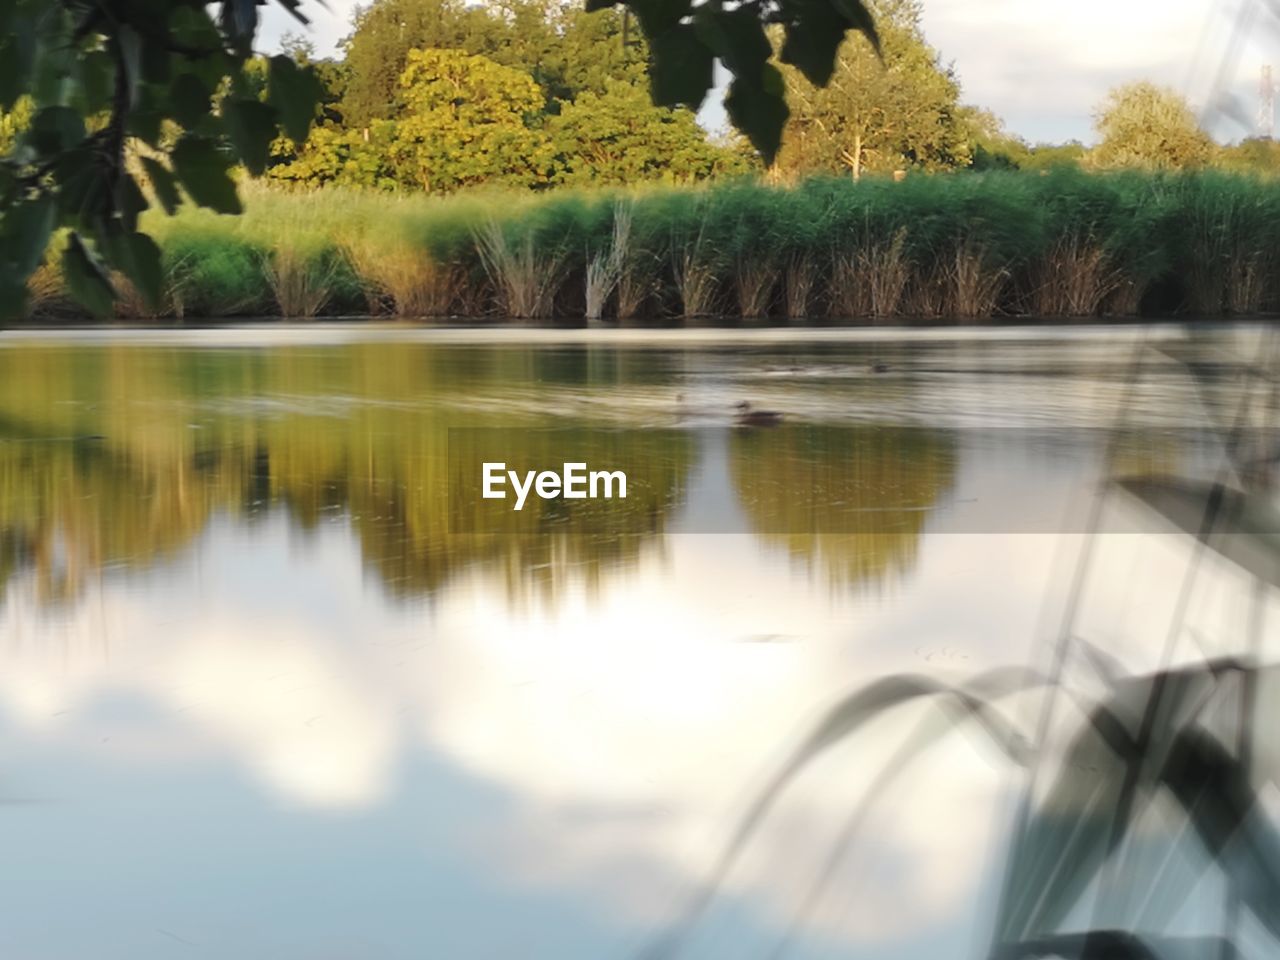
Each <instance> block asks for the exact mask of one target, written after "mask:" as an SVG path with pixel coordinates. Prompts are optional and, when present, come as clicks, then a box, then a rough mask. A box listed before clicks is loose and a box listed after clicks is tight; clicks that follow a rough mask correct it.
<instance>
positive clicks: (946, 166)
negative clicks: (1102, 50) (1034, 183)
mask: <svg viewBox="0 0 1280 960" xmlns="http://www.w3.org/2000/svg"><path fill="white" fill-rule="evenodd" d="M872 8H873V10H874V12H875V15H876V23H877V37H876V41H877V43H876V44H875V45H873V42H872V40H871V39H869V38H868V37H867V36H866V35H863V34H860V33H851V34H850V35H848V36H847V37H846V38H845V40H844V41H843V42H842V43H841V44H840V46H839V47H838V48H837V51H836V55H835V60H834V63H833V71H832V76H831V79H830V81H829V83H828V84H827V85H826V86H825V87H819V86H816V85H815V84H813V83H812V82H810V80H809V79H807V78H806V76H805V75H804V73H803V72H802V71H801V70H800V69H799V68H797V67H795V66H788V65H786V64H782V65H781V76H782V78H783V80H784V83H785V91H786V98H787V103H788V104H789V107H790V115H789V117H788V118H787V120H786V122H785V125H784V128H783V136H782V143H781V149H780V150H779V152H778V154H777V156H776V158H775V160H774V162H773V163H772V164H771V165H769V166H768V167H767V168H766V167H765V166H764V165H763V164H762V162H761V161H760V159H759V157H758V156H756V155H755V153H754V152H753V151H752V150H751V149H750V148H749V146H748V145H747V144H746V142H745V141H744V140H743V139H742V138H741V137H740V136H738V135H735V134H729V133H726V134H724V135H709V134H708V133H707V132H706V131H705V130H703V128H702V127H701V126H700V125H699V124H698V122H697V119H696V117H695V114H694V113H693V111H692V110H690V109H688V108H687V107H674V108H673V107H662V106H655V105H654V104H653V102H652V100H651V98H650V89H649V80H648V77H647V75H646V72H645V65H646V63H647V61H648V59H649V56H650V53H649V51H648V49H647V47H646V44H645V41H644V40H643V38H642V35H641V34H640V33H639V31H637V30H635V29H634V28H633V29H631V30H630V31H628V30H627V29H626V27H625V25H624V22H623V14H621V13H619V12H617V11H616V10H604V11H600V12H596V13H586V12H585V11H584V10H583V9H582V8H581V7H580V6H578V5H577V4H576V3H565V2H564V0H501V2H499V3H496V4H491V5H487V6H483V7H478V6H468V5H466V4H465V3H464V2H462V0H374V2H373V3H371V4H370V5H368V6H366V7H363V8H358V9H357V11H356V13H355V15H354V17H353V24H352V32H351V34H350V36H349V37H347V38H346V40H345V41H344V42H343V44H342V56H341V57H340V58H339V59H335V60H332V61H315V60H314V57H313V56H312V54H311V51H310V49H309V48H308V47H307V45H306V44H305V43H302V42H301V41H296V40H295V41H293V42H292V43H290V44H289V45H288V46H289V49H290V52H291V55H293V56H294V57H296V58H297V59H299V61H300V62H310V63H313V64H314V66H315V67H316V68H317V69H318V74H319V76H320V77H321V78H322V79H323V81H324V85H325V93H324V95H323V97H322V101H323V102H322V106H321V109H320V113H319V115H318V118H317V123H316V126H315V127H314V128H313V129H312V131H311V133H310V136H309V137H308V138H307V139H306V140H305V141H303V142H301V143H295V142H293V141H290V140H288V139H287V138H280V139H279V140H277V141H276V143H275V144H274V146H273V149H272V158H271V163H270V166H269V168H268V174H269V176H271V177H272V178H274V179H277V180H280V181H285V182H289V183H293V184H298V185H303V186H317V185H322V184H328V183H335V184H346V185H353V186H360V187H381V188H388V189H421V190H424V191H427V192H449V191H452V190H456V189H459V188H462V187H466V186H472V185H478V184H494V185H504V186H520V187H545V186H552V185H559V184H567V185H587V184H600V185H626V184H633V183H638V182H650V181H656V182H668V183H690V182H695V181H699V180H706V179H711V178H715V177H723V176H734V175H741V174H746V173H756V174H761V173H763V174H766V175H769V176H772V177H775V178H779V179H781V180H784V181H786V180H793V179H797V178H799V177H802V176H807V175H812V174H830V173H840V174H846V175H850V176H852V177H853V178H855V179H857V178H859V177H861V176H862V175H863V174H875V173H889V172H892V171H899V170H901V171H909V170H916V171H927V172H936V171H947V170H964V169H971V170H979V171H980V170H989V169H1029V170H1044V169H1048V168H1052V167H1057V166H1064V165H1067V166H1082V167H1085V168H1093V169H1116V168H1122V169H1133V168H1140V169H1143V168H1145V169H1182V168H1200V167H1207V166H1214V165H1216V166H1221V167H1226V168H1230V169H1236V170H1255V171H1256V170H1267V169H1270V168H1273V167H1274V166H1275V161H1276V160H1277V159H1280V155H1277V153H1276V152H1275V151H1273V150H1272V148H1271V145H1270V143H1269V142H1268V141H1259V140H1247V141H1245V142H1244V143H1243V144H1240V145H1235V146H1230V147H1220V146H1218V145H1217V144H1215V143H1214V142H1213V141H1212V140H1211V139H1210V138H1209V136H1208V135H1207V134H1206V133H1205V132H1204V131H1203V130H1202V129H1201V128H1200V125H1199V123H1198V121H1197V119H1196V117H1195V114H1194V113H1193V111H1192V110H1191V108H1190V106H1189V105H1188V104H1187V102H1186V101H1185V99H1183V98H1182V97H1181V96H1180V95H1178V94H1176V93H1174V92H1173V91H1170V90H1166V89H1163V88H1160V87H1158V86H1156V85H1154V84H1150V83H1142V82H1139V83H1134V84H1130V85H1127V86H1124V87H1120V88H1117V89H1116V90H1113V91H1112V92H1111V93H1110V94H1109V95H1108V97H1107V99H1106V101H1105V102H1104V103H1102V104H1100V105H1099V106H1098V108H1097V111H1096V113H1095V117H1094V119H1095V126H1096V129H1097V133H1098V138H1099V139H1098V144H1097V146H1095V147H1093V148H1091V149H1090V148H1086V147H1085V146H1084V145H1082V144H1080V143H1079V142H1075V141H1073V142H1068V143H1061V144H1036V145H1031V144H1028V143H1026V142H1025V141H1023V140H1022V139H1020V138H1018V137H1016V136H1013V135H1011V134H1009V133H1008V132H1007V131H1006V130H1005V129H1004V126H1003V124H1002V122H1001V121H1000V119H999V118H998V117H997V116H996V115H995V114H994V113H992V112H991V111H989V110H984V109H981V108H978V107H974V106H970V105H966V104H964V103H963V102H962V90H961V85H960V82H959V79H958V77H957V75H956V72H955V69H954V67H953V66H952V65H951V64H949V63H947V62H945V61H944V60H943V58H942V55H941V53H940V52H939V51H938V50H936V49H935V48H934V47H932V46H931V45H930V44H929V43H928V42H927V40H926V39H925V36H924V32H923V27H922V13H923V7H922V0H876V2H874V3H873V4H872ZM773 41H774V45H775V48H776V47H777V46H778V45H779V44H780V43H781V37H780V35H775V36H773ZM877 47H878V49H877Z"/></svg>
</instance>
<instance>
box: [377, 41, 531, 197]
mask: <svg viewBox="0 0 1280 960" xmlns="http://www.w3.org/2000/svg"><path fill="white" fill-rule="evenodd" d="M400 87H401V90H402V91H403V101H404V105H405V110H406V115H405V116H404V117H403V118H402V119H400V120H398V121H396V127H395V139H394V140H393V141H392V143H391V145H390V155H391V162H392V166H393V168H394V169H395V171H396V175H397V179H399V180H400V182H402V183H415V184H417V185H418V186H420V187H421V188H422V189H423V190H427V191H447V190H454V189H457V188H458V187H462V186H467V185H469V184H479V183H500V184H509V185H513V186H532V185H534V184H537V183H541V182H545V180H546V178H547V176H548V175H549V173H550V169H551V161H552V151H551V145H550V142H549V140H548V139H547V136H546V134H545V133H544V132H543V131H542V130H539V129H535V128H533V127H531V126H530V122H529V121H530V120H531V119H532V118H534V117H536V116H537V115H538V114H539V113H540V111H541V109H542V107H543V96H542V91H541V89H539V87H538V85H537V84H536V83H535V82H534V80H533V78H532V77H531V76H529V75H528V74H527V73H523V72H521V71H519V70H513V69H511V68H510V67H504V66H501V65H500V64H497V63H494V62H493V61H492V60H489V59H488V58H486V57H479V56H471V55H469V54H466V53H463V52H462V51H461V50H411V51H409V56H408V62H407V65H406V66H405V69H404V72H403V73H402V74H401V75H400Z"/></svg>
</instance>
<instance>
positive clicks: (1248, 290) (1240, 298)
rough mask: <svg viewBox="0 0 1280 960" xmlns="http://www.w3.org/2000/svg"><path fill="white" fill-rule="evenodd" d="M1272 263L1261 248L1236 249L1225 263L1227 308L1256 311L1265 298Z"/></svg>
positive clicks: (1259, 309) (1261, 306)
mask: <svg viewBox="0 0 1280 960" xmlns="http://www.w3.org/2000/svg"><path fill="white" fill-rule="evenodd" d="M1273 269H1274V266H1273V264H1272V263H1271V262H1270V258H1269V257H1268V256H1267V255H1266V253H1265V252H1264V251H1262V250H1247V251H1236V253H1235V255H1234V256H1232V257H1231V261H1230V263H1229V264H1228V265H1227V309H1228V310H1230V311H1231V312H1232V313H1258V312H1260V311H1261V310H1262V308H1263V305H1264V304H1265V302H1266V299H1267V294H1268V290H1267V280H1268V278H1269V277H1270V275H1271V273H1272V270H1273Z"/></svg>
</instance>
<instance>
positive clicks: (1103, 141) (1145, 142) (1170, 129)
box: [1090, 82, 1213, 170]
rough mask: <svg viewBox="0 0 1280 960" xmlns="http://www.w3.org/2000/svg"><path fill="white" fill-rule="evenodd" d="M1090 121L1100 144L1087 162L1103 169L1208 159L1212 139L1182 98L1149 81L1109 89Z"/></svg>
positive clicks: (1195, 163)
mask: <svg viewBox="0 0 1280 960" xmlns="http://www.w3.org/2000/svg"><path fill="white" fill-rule="evenodd" d="M1094 125H1095V128H1096V129H1097V132H1098V137H1099V143H1098V146H1097V147H1096V148H1095V149H1094V150H1093V151H1092V153H1091V154H1090V162H1091V163H1092V164H1093V165H1094V166H1096V167H1099V168H1102V169H1133V168H1137V169H1146V170H1180V169H1186V168H1194V167H1203V166H1205V165H1207V164H1208V163H1209V161H1210V160H1211V159H1212V158H1213V141H1212V140H1210V139H1209V135H1208V134H1207V133H1205V132H1204V131H1203V130H1202V129H1201V128H1200V123H1199V121H1197V120H1196V115H1195V113H1194V112H1193V111H1192V109H1191V106H1190V104H1188V103H1187V101H1186V98H1185V97H1182V96H1181V95H1180V94H1178V93H1176V92H1175V91H1173V90H1170V89H1168V88H1166V87H1159V86H1156V85H1155V84H1154V83H1146V82H1142V83H1131V84H1126V85H1125V86H1122V87H1117V88H1116V89H1114V90H1112V91H1111V92H1110V93H1109V94H1108V95H1107V99H1106V100H1105V101H1104V102H1103V104H1102V106H1101V107H1099V109H1098V111H1097V113H1096V114H1095V115H1094Z"/></svg>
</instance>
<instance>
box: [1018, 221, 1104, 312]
mask: <svg viewBox="0 0 1280 960" xmlns="http://www.w3.org/2000/svg"><path fill="white" fill-rule="evenodd" d="M1036 273H1037V280H1038V282H1037V283H1036V286H1035V289H1034V290H1033V291H1032V296H1031V309H1032V311H1033V312H1034V313H1036V314H1037V315H1038V316H1042V317H1091V316H1095V315H1096V314H1098V313H1099V312H1100V311H1101V310H1102V305H1103V303H1105V302H1106V301H1107V299H1108V298H1109V297H1111V296H1112V295H1113V294H1114V293H1116V292H1117V291H1118V290H1119V288H1120V287H1121V285H1122V284H1123V282H1124V277H1123V275H1122V274H1121V272H1120V271H1119V270H1118V269H1116V268H1115V267H1114V266H1113V265H1112V262H1111V258H1110V257H1109V256H1108V255H1107V253H1106V252H1105V251H1104V250H1103V249H1102V248H1101V247H1100V246H1098V245H1097V244H1096V243H1095V242H1093V240H1092V239H1090V238H1085V237H1081V236H1079V235H1074V234H1073V235H1071V236H1069V237H1062V238H1060V239H1059V240H1058V241H1057V243H1055V244H1054V245H1053V248H1052V249H1051V250H1050V251H1049V253H1048V254H1047V255H1046V256H1045V257H1044V259H1043V260H1042V261H1041V262H1040V264H1039V266H1038V268H1037V271H1036Z"/></svg>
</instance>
